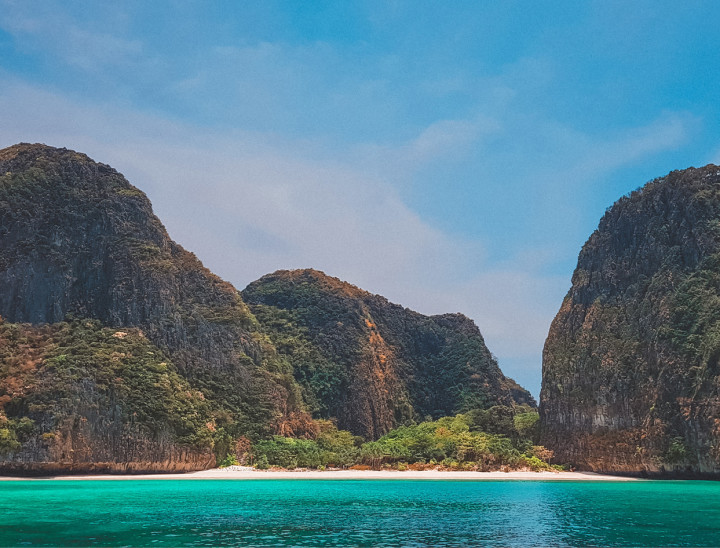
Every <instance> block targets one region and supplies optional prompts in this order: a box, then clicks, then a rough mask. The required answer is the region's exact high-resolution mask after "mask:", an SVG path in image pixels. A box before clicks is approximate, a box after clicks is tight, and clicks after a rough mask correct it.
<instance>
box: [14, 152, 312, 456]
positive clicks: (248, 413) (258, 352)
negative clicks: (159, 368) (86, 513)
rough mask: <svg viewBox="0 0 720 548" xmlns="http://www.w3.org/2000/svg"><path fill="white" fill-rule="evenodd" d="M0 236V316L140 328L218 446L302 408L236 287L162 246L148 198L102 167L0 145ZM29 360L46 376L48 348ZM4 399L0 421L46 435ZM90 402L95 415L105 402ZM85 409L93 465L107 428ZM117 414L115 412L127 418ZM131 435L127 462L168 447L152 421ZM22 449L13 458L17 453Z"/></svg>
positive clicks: (41, 421)
mask: <svg viewBox="0 0 720 548" xmlns="http://www.w3.org/2000/svg"><path fill="white" fill-rule="evenodd" d="M0 243H1V245H0V317H2V318H4V319H5V321H7V322H12V323H29V324H35V325H38V324H50V325H56V324H58V323H59V322H63V321H72V320H73V318H74V319H77V320H78V321H84V320H96V321H98V322H100V323H99V326H100V327H113V328H115V329H116V330H122V331H124V330H125V328H126V327H132V328H137V329H141V330H142V334H143V337H145V338H146V340H147V342H148V344H150V345H152V346H153V347H154V350H148V351H158V352H162V353H164V354H166V355H167V360H166V361H167V362H168V363H169V364H170V367H171V368H172V370H173V371H176V374H177V375H179V376H180V378H181V379H182V381H183V382H185V383H186V384H187V386H188V387H189V388H188V389H189V390H190V393H194V392H193V391H199V392H200V394H201V396H202V397H203V398H206V399H207V401H208V402H209V403H210V407H211V411H212V420H211V421H210V422H209V424H210V427H212V428H214V429H215V431H216V432H218V433H219V434H217V435H216V439H215V442H216V443H219V442H222V443H228V442H223V441H222V439H220V438H222V437H223V436H225V437H229V438H234V437H237V436H240V435H246V436H251V437H258V436H263V435H268V434H271V433H273V432H276V431H277V429H278V427H279V425H280V424H281V423H283V422H284V421H285V419H286V418H287V415H289V414H295V415H297V414H299V415H301V416H302V409H300V408H296V407H293V406H292V405H290V406H288V400H289V397H288V392H289V390H290V391H291V390H292V389H293V387H292V386H288V383H287V373H286V372H283V371H281V370H280V369H278V368H277V367H276V365H277V363H278V362H277V360H276V359H275V358H274V356H275V352H274V349H272V347H271V345H269V344H268V343H267V341H266V340H265V338H263V337H262V336H261V335H260V334H259V333H257V330H256V323H257V322H256V320H255V319H254V318H253V316H252V314H251V313H250V311H249V310H248V308H247V306H246V305H245V304H244V303H243V301H242V298H241V297H240V295H239V293H238V292H237V291H236V290H235V288H233V287H232V286H231V285H230V284H228V283H227V282H224V281H223V280H221V279H219V278H218V277H217V276H215V275H213V274H212V273H211V272H209V271H208V270H207V269H206V268H204V267H203V265H202V264H201V263H200V261H198V259H197V258H196V257H195V256H194V255H193V254H192V253H189V252H188V251H185V250H184V249H183V248H182V247H180V246H179V245H178V244H176V243H175V242H173V241H172V240H171V239H170V238H169V237H168V235H167V232H166V231H165V228H164V227H163V225H162V223H161V222H160V221H159V220H158V218H157V217H156V216H155V215H154V214H153V212H152V207H151V205H150V202H149V200H148V199H147V197H146V196H145V195H144V194H143V193H142V192H141V191H139V190H138V189H137V188H135V187H133V186H132V185H130V184H129V183H128V182H127V181H126V180H125V178H124V177H123V176H122V175H121V174H119V173H118V172H117V171H115V170H114V169H112V168H111V167H109V166H107V165H104V164H100V163H97V162H94V161H93V160H91V159H90V158H88V157H87V156H85V155H84V154H79V153H77V152H74V151H71V150H66V149H57V148H52V147H48V146H44V145H27V144H21V145H16V146H12V147H9V148H7V149H4V150H2V151H0ZM118 352H119V353H122V351H118ZM15 357H17V356H15ZM9 359H14V358H13V356H9V357H8V358H7V360H9ZM39 359H40V361H41V367H40V371H41V373H42V374H41V377H42V378H45V377H46V376H47V374H49V372H50V370H51V369H52V368H51V367H50V365H51V363H52V362H51V361H48V360H49V359H50V358H49V357H48V356H45V357H44V358H39ZM7 360H5V361H6V362H7ZM49 364H50V365H49ZM2 367H3V369H2V370H0V380H1V381H2V383H0V389H1V388H3V387H4V388H7V387H8V386H10V385H11V380H10V379H11V376H10V377H9V376H8V372H7V364H6V363H3V364H2ZM91 376H92V375H91ZM78 382H80V381H78ZM83 382H85V381H83ZM88 382H90V384H88V385H87V386H86V389H87V390H88V391H89V393H94V392H93V391H94V390H95V387H94V385H93V384H92V383H93V382H94V381H88ZM80 384H82V383H80ZM78 386H79V385H78ZM83 386H85V385H83ZM115 388H116V387H115V385H114V384H113V383H109V384H108V383H105V385H104V386H103V388H102V389H100V393H101V394H102V395H103V397H105V396H107V395H108V392H111V391H112V390H114V389H115ZM0 391H1V390H0ZM5 396H7V397H11V398H12V400H13V401H12V402H8V405H6V406H5V409H4V410H3V409H0V420H3V421H12V420H15V419H17V420H19V419H20V418H21V416H23V413H25V414H26V415H25V416H27V417H28V418H30V419H31V420H35V421H36V424H38V425H44V426H42V427H41V428H39V429H36V430H35V435H36V436H42V435H47V436H46V437H48V436H50V435H51V434H53V433H54V432H55V431H54V430H53V428H54V427H55V426H57V425H55V426H52V425H50V424H49V423H48V422H47V420H46V419H47V417H48V416H55V415H56V414H53V413H50V415H48V414H47V413H45V414H43V413H44V412H43V413H40V412H39V411H37V409H36V408H33V407H32V406H30V405H29V404H27V402H25V401H24V396H22V395H18V394H14V395H13V394H11V393H9V392H8V391H7V390H5ZM88 397H90V396H89V395H88ZM108 397H109V396H108ZM91 399H92V398H91ZM93 405H94V404H93ZM92 409H95V411H93V412H95V413H96V414H97V413H100V415H103V413H105V412H107V411H108V409H114V407H113V406H112V405H111V406H110V407H109V408H107V409H105V408H103V410H102V411H98V410H97V407H96V406H95V407H92ZM90 410H91V408H86V407H83V406H80V407H78V408H77V409H76V412H75V413H74V415H75V416H76V417H79V419H78V420H82V419H84V420H86V421H90V423H89V425H88V428H89V430H87V432H86V433H87V435H86V436H85V438H86V439H87V440H89V441H88V443H89V444H90V445H91V446H92V447H93V451H91V452H90V453H88V455H90V456H88V458H87V459H86V460H87V462H96V461H97V460H98V459H100V460H103V459H104V457H102V456H100V453H101V452H102V450H103V449H102V448H103V447H105V445H106V444H105V442H103V441H102V437H103V435H104V433H107V431H105V430H103V429H102V428H101V429H96V426H97V425H95V424H94V423H92V420H90V417H89V413H90ZM68 411H69V410H67V409H66V410H65V412H68ZM13 413H14V415H13ZM123 413H124V411H123ZM123 413H121V414H120V415H118V416H122V417H127V415H126V414H123ZM100 419H102V420H105V419H107V417H105V416H104V415H103V416H102V417H100ZM100 419H99V420H100ZM48 420H49V419H48ZM56 422H57V421H56ZM101 422H102V421H101ZM78 424H79V423H78ZM82 424H83V425H85V423H84V422H83V423H82ZM98 424H100V423H98ZM83 427H84V426H83ZM103 428H104V427H103ZM1 429H2V426H0V435H1V434H2V430H1ZM6 430H8V429H6ZM10 430H11V429H10ZM10 430H8V431H10ZM78 431H79V430H77V428H76V429H75V430H74V431H73V435H74V434H76V433H77V432H78ZM123 432H124V431H123ZM141 434H142V435H140V434H138V435H139V436H140V437H137V436H135V434H132V436H133V439H135V440H136V441H137V440H141V441H137V443H136V442H135V441H133V442H132V443H134V444H135V445H133V447H135V448H136V449H133V450H132V451H130V452H129V453H122V455H124V456H125V457H127V459H129V461H137V462H144V461H145V460H146V459H147V458H148V457H146V456H145V455H146V453H147V452H148V451H149V452H153V451H155V450H156V449H157V447H154V448H152V447H151V448H149V449H147V450H146V449H143V448H142V447H145V445H147V444H148V443H150V445H152V443H155V444H156V445H157V444H160V446H162V447H166V448H170V447H171V445H172V443H170V442H167V443H166V442H165V441H163V440H164V439H165V438H166V437H167V436H165V434H163V433H162V429H160V430H157V431H156V432H153V433H152V436H151V439H152V443H151V442H150V441H147V443H146V441H142V440H144V439H145V438H144V437H143V436H145V435H146V434H147V432H144V433H142V432H141ZM220 434H222V436H220ZM124 435H125V433H123V436H124ZM48 439H49V438H48ZM113 439H115V438H113ZM123 439H125V438H123ZM168 439H169V440H170V441H172V440H173V437H172V436H170V438H168ZM93 440H95V441H93ZM138 443H139V444H140V445H137V444H138ZM173 443H174V442H173ZM143 444H145V445H143ZM141 446H142V447H141ZM148 447H149V446H148ZM24 450H25V449H24V448H23V450H22V451H24ZM22 451H21V452H20V453H18V454H19V455H27V453H23V452H22ZM76 454H77V452H76ZM178 454H180V453H178V452H177V451H175V449H168V451H166V452H165V453H163V455H164V456H162V457H158V458H160V460H165V461H173V460H182V459H180V458H179V457H178V458H176V457H175V455H178ZM38 455H40V454H39V453H38ZM186 457H187V455H186ZM186 457H183V459H186ZM8 458H9V457H8ZM12 458H13V459H16V458H19V457H17V455H16V456H15V457H12ZM28 458H30V457H28ZM38 458H39V457H38ZM43 458H44V457H43ZM119 458H120V459H121V460H122V459H123V457H119ZM193 459H195V457H192V458H188V459H187V460H188V462H192V461H193ZM203 459H204V460H203ZM51 460H52V459H51ZM105 460H106V459H105ZM195 460H197V459H195ZM200 461H202V462H204V463H207V462H208V459H207V457H206V456H203V457H201V458H200ZM200 461H197V462H198V463H199V462H200ZM128 466H132V465H128ZM173 466H174V467H175V468H176V466H175V465H173ZM178 466H181V467H182V466H186V464H182V465H178ZM190 466H196V465H190ZM197 466H199V464H197Z"/></svg>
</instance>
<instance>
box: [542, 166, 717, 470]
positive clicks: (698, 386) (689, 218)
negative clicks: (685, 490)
mask: <svg viewBox="0 0 720 548" xmlns="http://www.w3.org/2000/svg"><path fill="white" fill-rule="evenodd" d="M719 360H720V168H718V167H717V166H713V165H708V166H706V167H704V168H701V169H687V170H685V171H676V172H672V173H670V174H669V175H668V176H666V177H663V178H660V179H656V180H654V181H652V182H650V183H648V184H647V185H645V186H644V187H643V188H641V189H639V190H637V191H635V192H633V193H632V194H631V195H630V196H628V197H625V198H622V199H621V200H619V201H618V202H617V203H616V204H615V205H613V207H612V208H610V209H609V210H608V211H607V213H606V214H605V216H604V217H603V218H602V220H601V221H600V226H599V227H598V229H597V230H596V231H595V232H594V233H593V234H592V236H591V237H590V239H589V240H588V241H587V243H586V244H585V246H584V247H583V249H582V251H581V252H580V256H579V258H578V265H577V268H576V270H575V273H574V274H573V278H572V288H571V289H570V291H569V293H568V294H567V296H566V297H565V300H564V301H563V303H562V306H561V308H560V311H559V312H558V314H557V316H556V318H555V320H554V321H553V323H552V326H551V328H550V333H549V335H548V338H547V341H546V344H545V349H544V354H543V387H542V393H541V397H540V415H541V423H542V432H543V434H542V436H543V440H542V442H543V444H544V445H546V446H548V447H550V448H551V449H554V450H555V454H556V457H557V459H558V460H559V461H561V462H569V463H573V464H575V465H576V466H578V467H580V468H583V469H590V470H598V471H605V472H624V473H634V474H635V473H651V474H652V473H672V474H676V475H718V474H720V376H719V375H720V365H719Z"/></svg>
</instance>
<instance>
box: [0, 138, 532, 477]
mask: <svg viewBox="0 0 720 548" xmlns="http://www.w3.org/2000/svg"><path fill="white" fill-rule="evenodd" d="M245 293H246V295H247V296H248V298H249V299H250V300H251V302H252V303H253V309H254V311H255V312H256V313H257V314H258V317H256V316H255V315H254V314H253V312H252V311H251V310H250V309H249V308H248V306H247V305H246V304H245V302H244V300H243V298H242V296H241V295H240V293H238V292H237V291H236V290H235V288H233V287H232V286H231V285H230V284H228V283H226V282H224V281H223V280H221V279H219V278H218V277H217V276H215V275H213V274H212V273H211V272H209V271H208V270H207V269H206V268H204V267H203V265H202V264H201V263H200V261H198V260H197V258H196V257H195V256H194V255H193V254H192V253H189V252H188V251H185V250H184V249H183V248H182V247H180V246H179V245H178V244H176V243H175V242H173V241H172V240H171V239H170V238H169V236H168V234H167V232H166V231H165V228H164V227H163V225H162V223H161V222H160V221H159V220H158V218H157V217H155V215H154V214H153V212H152V207H151V205H150V202H149V201H148V199H147V197H146V196H145V195H144V194H143V193H142V192H141V191H139V190H138V189H137V188H135V187H133V186H132V185H131V184H130V183H128V182H127V181H126V180H125V178H124V177H123V176H122V175H121V174H119V173H118V172H117V171H115V170H114V169H112V168H111V167H109V166H107V165H104V164H100V163H97V162H94V161H93V160H91V159H90V158H88V157H87V156H85V155H84V154H79V153H77V152H74V151H71V150H66V149H57V148H52V147H48V146H44V145H28V144H21V145H16V146H13V147H10V148H7V149H3V150H0V472H1V471H6V472H24V473H54V472H61V471H65V472H73V471H75V472H80V471H85V472H88V471H112V472H141V471H146V472H147V471H185V470H194V469H201V468H206V467H208V466H211V465H212V464H214V463H215V460H216V457H220V458H222V457H223V456H224V455H225V454H227V453H228V452H230V451H231V450H232V447H233V446H234V444H235V443H236V442H241V443H242V444H244V445H247V441H248V440H247V439H242V438H249V439H250V440H257V439H260V438H263V437H267V436H270V435H272V434H282V435H286V436H295V437H312V436H313V435H316V434H317V432H318V425H317V424H315V423H314V422H313V420H312V417H311V414H310V412H312V413H313V414H314V415H315V417H316V418H335V417H336V418H337V419H338V421H339V423H340V426H341V427H344V428H349V429H351V430H352V431H353V432H355V433H358V434H361V435H364V436H367V437H369V438H377V437H378V436H380V435H381V434H383V433H385V432H387V431H388V430H389V429H390V428H392V427H394V426H395V425H397V424H401V423H403V422H405V421H407V420H412V419H416V420H422V419H424V418H425V417H426V416H428V415H429V416H432V417H435V418H436V417H439V416H442V415H450V414H455V413H457V412H460V411H464V410H467V409H471V408H478V407H480V408H483V407H489V406H492V405H494V404H503V405H512V404H513V402H516V401H517V402H532V399H531V397H530V396H529V394H528V393H527V392H526V391H524V390H523V389H522V388H520V387H519V386H518V385H517V384H515V383H514V381H512V380H511V379H507V378H505V377H504V376H503V375H502V373H501V372H500V370H499V369H498V366H497V363H496V362H495V360H494V359H493V358H492V356H491V355H490V353H489V351H488V349H487V348H486V347H485V344H484V342H483V339H482V336H481V335H480V332H479V331H478V329H477V327H475V325H474V324H473V323H472V322H471V321H470V320H468V319H467V318H465V317H463V316H461V315H452V314H451V315H445V316H436V317H430V318H428V317H425V316H422V315H420V314H417V313H414V312H411V311H409V310H406V309H403V308H402V307H399V306H397V305H393V304H391V303H388V302H387V300H385V299H383V298H382V297H379V296H376V295H370V294H369V293H366V292H364V291H361V290H359V289H357V288H355V287H353V286H351V285H349V284H346V283H343V282H340V281H339V280H335V279H333V278H329V277H327V276H324V275H322V274H321V273H317V272H314V271H306V272H296V273H276V274H274V275H270V276H266V277H265V278H263V279H262V280H260V281H258V282H255V283H254V284H251V286H250V287H249V288H248V289H247V290H246V291H245Z"/></svg>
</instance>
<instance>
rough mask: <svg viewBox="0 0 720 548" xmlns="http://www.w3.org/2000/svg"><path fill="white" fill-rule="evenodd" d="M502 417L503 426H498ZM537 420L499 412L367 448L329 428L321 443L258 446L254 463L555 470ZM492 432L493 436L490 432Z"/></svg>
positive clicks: (402, 433)
mask: <svg viewBox="0 0 720 548" xmlns="http://www.w3.org/2000/svg"><path fill="white" fill-rule="evenodd" d="M496 417H502V420H500V421H497V422H496V421H494V420H492V419H493V418H496ZM537 420H538V414H537V411H535V410H534V409H532V408H529V407H527V406H524V407H518V408H510V407H502V406H495V407H492V408H490V409H488V410H475V411H472V412H469V413H466V414H460V415H456V416H454V417H443V418H441V419H438V420H436V421H425V422H422V423H420V424H414V425H410V426H401V427H399V428H396V429H394V430H391V431H390V432H388V433H387V434H385V435H384V436H382V437H381V438H380V439H378V440H377V441H369V442H364V443H363V440H362V438H359V437H353V436H351V435H350V434H349V433H348V432H345V431H342V430H337V429H336V428H335V427H334V425H333V424H332V423H329V422H325V423H323V426H322V429H321V432H320V434H319V435H318V437H317V438H316V439H315V440H308V439H294V438H287V437H281V436H276V437H274V438H273V439H271V440H264V441H260V442H257V443H255V444H254V445H253V446H252V449H251V451H250V453H249V455H248V457H249V459H251V460H252V461H253V462H254V463H255V465H256V466H259V467H260V468H267V467H269V466H278V467H282V468H322V467H334V468H348V467H353V466H355V467H357V466H361V467H362V466H364V467H369V468H373V469H379V468H386V467H391V468H396V469H400V470H403V469H406V468H408V467H413V468H426V467H427V468H435V467H442V468H447V469H461V470H498V469H501V468H512V469H522V468H530V469H533V470H549V469H551V466H550V465H549V464H548V462H547V460H548V459H549V458H550V457H552V452H551V451H548V450H547V449H545V448H544V447H540V446H537V445H534V440H535V438H536V434H537V432H536V428H535V426H536V424H537ZM487 427H490V428H491V430H492V431H491V432H488V431H486V430H484V428H487Z"/></svg>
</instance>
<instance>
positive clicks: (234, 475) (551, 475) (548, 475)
mask: <svg viewBox="0 0 720 548" xmlns="http://www.w3.org/2000/svg"><path fill="white" fill-rule="evenodd" d="M142 479H180V480H202V479H227V480H267V479H282V480H288V479H305V480H307V479H315V480H464V481H467V480H475V481H483V480H495V481H497V480H517V481H538V480H542V481H643V480H642V479H639V478H629V477H625V476H610V475H604V474H595V473H593V472H523V471H514V472H460V471H458V472H455V471H453V472H445V471H439V470H422V471H412V470H408V471H404V472H399V471H397V470H323V471H320V470H277V471H273V470H255V469H252V468H246V467H239V466H237V467H236V466H231V467H229V468H213V469H211V470H202V471H200V472H189V473H187V474H133V475H115V474H101V475H91V474H88V475H73V476H47V477H42V478H27V477H11V476H0V481H17V480H37V481H44V480H142Z"/></svg>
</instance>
